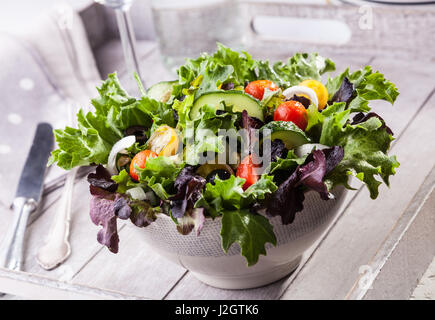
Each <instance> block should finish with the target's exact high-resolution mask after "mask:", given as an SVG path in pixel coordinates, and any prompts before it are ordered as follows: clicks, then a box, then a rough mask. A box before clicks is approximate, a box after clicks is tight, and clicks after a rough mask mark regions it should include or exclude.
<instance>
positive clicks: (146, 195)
mask: <svg viewBox="0 0 435 320" xmlns="http://www.w3.org/2000/svg"><path fill="white" fill-rule="evenodd" d="M125 193H126V194H128V195H129V196H130V197H132V199H134V200H141V201H144V200H147V201H149V202H150V203H151V204H152V205H156V202H157V198H156V196H155V195H154V192H152V191H148V192H145V191H144V190H143V189H142V188H141V187H135V188H131V189H128V190H127V191H126V192H125Z"/></svg>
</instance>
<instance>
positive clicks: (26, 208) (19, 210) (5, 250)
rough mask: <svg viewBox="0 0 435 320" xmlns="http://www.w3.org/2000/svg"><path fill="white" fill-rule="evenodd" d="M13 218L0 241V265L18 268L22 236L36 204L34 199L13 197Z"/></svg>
mask: <svg viewBox="0 0 435 320" xmlns="http://www.w3.org/2000/svg"><path fill="white" fill-rule="evenodd" d="M12 206H13V209H14V219H13V221H12V225H11V227H10V228H9V231H8V233H7V235H6V237H5V238H4V240H3V243H2V250H1V251H0V266H1V267H3V268H8V269H12V270H17V271H18V270H20V269H21V266H22V261H23V245H24V236H25V234H26V227H27V220H28V219H29V215H30V213H32V212H33V211H34V210H35V209H36V207H37V205H36V202H35V200H33V199H27V198H24V197H19V198H15V200H14V202H13V205H12Z"/></svg>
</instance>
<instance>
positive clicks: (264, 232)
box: [221, 209, 276, 266]
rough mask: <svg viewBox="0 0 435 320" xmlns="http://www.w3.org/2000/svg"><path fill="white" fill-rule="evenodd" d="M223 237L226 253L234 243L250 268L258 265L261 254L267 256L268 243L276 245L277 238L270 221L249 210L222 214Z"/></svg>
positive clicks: (228, 211)
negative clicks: (266, 245) (266, 246)
mask: <svg viewBox="0 0 435 320" xmlns="http://www.w3.org/2000/svg"><path fill="white" fill-rule="evenodd" d="M221 237H222V248H223V249H224V251H225V252H227V251H228V249H229V248H230V247H231V245H232V244H233V243H234V242H237V243H238V244H239V245H240V248H241V254H242V256H244V257H245V258H246V261H247V263H248V266H252V265H254V264H256V263H257V262H258V259H259V256H260V254H263V255H266V248H265V244H266V243H268V242H270V243H272V244H273V245H276V236H275V234H274V232H273V226H272V225H271V224H270V222H269V220H268V219H267V218H266V217H264V216H262V215H259V214H253V213H252V212H250V211H249V210H247V209H243V210H234V211H230V210H224V211H223V212H222V229H221Z"/></svg>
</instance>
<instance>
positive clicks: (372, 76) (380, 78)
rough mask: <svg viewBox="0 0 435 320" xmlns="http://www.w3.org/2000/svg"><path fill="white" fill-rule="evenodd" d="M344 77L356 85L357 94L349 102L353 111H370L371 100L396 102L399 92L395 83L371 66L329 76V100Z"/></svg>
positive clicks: (327, 87)
mask: <svg viewBox="0 0 435 320" xmlns="http://www.w3.org/2000/svg"><path fill="white" fill-rule="evenodd" d="M344 78H348V79H349V81H350V82H351V83H352V84H353V85H354V88H355V90H356V96H355V98H354V99H353V100H351V101H350V103H349V109H350V110H352V112H358V111H360V112H368V111H370V107H369V105H368V104H369V101H370V100H385V101H388V102H390V103H391V104H393V103H394V101H395V100H396V98H397V96H398V95H399V92H398V91H397V88H396V87H395V85H394V84H393V83H392V82H390V81H388V80H387V79H385V77H384V75H383V74H381V73H379V72H377V71H376V72H373V70H372V68H371V67H370V66H365V67H364V68H363V69H360V70H357V71H355V72H353V73H349V69H346V70H345V71H344V72H343V73H341V74H340V75H338V76H336V77H333V78H329V79H328V81H327V83H326V85H325V86H326V89H327V90H328V93H329V100H331V99H332V97H333V96H334V94H335V93H336V92H337V91H338V89H339V88H340V86H341V84H342V82H343V80H344Z"/></svg>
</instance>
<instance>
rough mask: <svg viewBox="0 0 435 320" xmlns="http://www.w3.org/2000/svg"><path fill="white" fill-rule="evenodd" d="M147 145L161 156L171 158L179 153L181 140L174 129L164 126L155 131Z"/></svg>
mask: <svg viewBox="0 0 435 320" xmlns="http://www.w3.org/2000/svg"><path fill="white" fill-rule="evenodd" d="M147 144H148V147H149V148H150V150H151V151H153V152H155V153H157V154H158V155H159V156H165V157H170V156H173V155H175V154H176V153H177V151H178V146H179V144H180V139H179V137H178V134H177V132H176V131H175V129H174V128H171V127H170V126H167V125H163V126H160V127H158V128H157V130H156V131H154V133H153V134H152V135H151V137H150V138H149V140H148V142H147Z"/></svg>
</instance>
